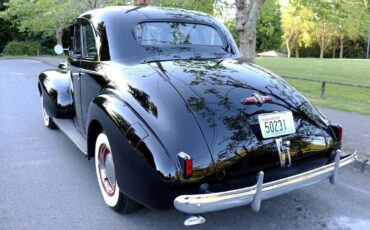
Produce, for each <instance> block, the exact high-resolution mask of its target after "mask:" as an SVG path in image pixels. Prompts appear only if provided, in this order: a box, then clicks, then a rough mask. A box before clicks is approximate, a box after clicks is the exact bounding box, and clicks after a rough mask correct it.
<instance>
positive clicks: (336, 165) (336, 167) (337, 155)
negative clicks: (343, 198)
mask: <svg viewBox="0 0 370 230" xmlns="http://www.w3.org/2000/svg"><path fill="white" fill-rule="evenodd" d="M341 154H342V152H341V151H340V150H337V151H336V152H335V161H334V170H333V175H331V177H330V179H329V181H330V183H331V184H335V182H336V181H337V178H338V173H339V163H340V155H341Z"/></svg>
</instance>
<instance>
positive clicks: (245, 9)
mask: <svg viewBox="0 0 370 230" xmlns="http://www.w3.org/2000/svg"><path fill="white" fill-rule="evenodd" d="M264 2H265V0H253V1H248V3H247V2H246V0H235V6H236V21H237V23H236V29H237V31H238V32H239V37H240V48H239V49H240V50H239V51H240V54H241V56H242V58H243V59H245V60H248V61H251V62H255V58H256V34H257V29H256V27H257V18H258V14H259V11H260V7H261V5H262V4H263V3H264Z"/></svg>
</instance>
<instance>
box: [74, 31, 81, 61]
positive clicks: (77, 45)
mask: <svg viewBox="0 0 370 230" xmlns="http://www.w3.org/2000/svg"><path fill="white" fill-rule="evenodd" d="M73 54H75V55H81V54H82V52H81V26H80V25H75V26H74V32H73Z"/></svg>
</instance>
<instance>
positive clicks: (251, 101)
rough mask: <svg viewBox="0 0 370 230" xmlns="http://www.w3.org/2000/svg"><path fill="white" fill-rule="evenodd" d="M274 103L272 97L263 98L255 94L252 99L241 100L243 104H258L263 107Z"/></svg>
mask: <svg viewBox="0 0 370 230" xmlns="http://www.w3.org/2000/svg"><path fill="white" fill-rule="evenodd" d="M270 101H272V98H271V96H262V95H261V94H259V93H254V94H253V95H252V96H251V97H246V98H243V99H242V100H241V103H242V104H257V105H262V104H263V103H266V102H270Z"/></svg>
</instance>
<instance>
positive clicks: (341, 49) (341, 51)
mask: <svg viewBox="0 0 370 230" xmlns="http://www.w3.org/2000/svg"><path fill="white" fill-rule="evenodd" d="M339 40H340V52H339V58H343V46H344V36H343V35H342V36H340V38H339Z"/></svg>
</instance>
